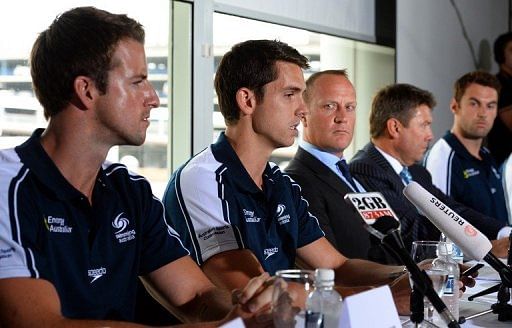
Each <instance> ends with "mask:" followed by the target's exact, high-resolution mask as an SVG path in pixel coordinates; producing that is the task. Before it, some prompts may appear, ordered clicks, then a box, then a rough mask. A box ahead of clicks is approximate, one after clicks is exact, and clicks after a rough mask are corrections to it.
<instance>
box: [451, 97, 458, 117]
mask: <svg viewBox="0 0 512 328" xmlns="http://www.w3.org/2000/svg"><path fill="white" fill-rule="evenodd" d="M450 109H451V110H452V113H453V114H456V113H457V111H458V110H459V104H458V103H457V101H456V100H455V98H452V100H451V101H450Z"/></svg>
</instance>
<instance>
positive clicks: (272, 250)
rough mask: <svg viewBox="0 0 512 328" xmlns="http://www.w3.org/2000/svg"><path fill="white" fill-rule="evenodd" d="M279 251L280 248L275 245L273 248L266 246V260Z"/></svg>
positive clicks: (264, 252) (264, 253) (264, 251)
mask: <svg viewBox="0 0 512 328" xmlns="http://www.w3.org/2000/svg"><path fill="white" fill-rule="evenodd" d="M277 252H279V248H277V247H273V248H265V249H264V250H263V255H265V260H266V259H268V258H269V257H271V256H272V255H274V254H275V253H277Z"/></svg>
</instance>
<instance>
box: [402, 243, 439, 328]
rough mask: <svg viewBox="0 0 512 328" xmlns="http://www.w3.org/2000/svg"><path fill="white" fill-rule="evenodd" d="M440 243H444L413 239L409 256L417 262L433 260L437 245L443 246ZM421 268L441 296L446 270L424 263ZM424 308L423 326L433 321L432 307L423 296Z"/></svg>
mask: <svg viewBox="0 0 512 328" xmlns="http://www.w3.org/2000/svg"><path fill="white" fill-rule="evenodd" d="M441 244H446V243H443V242H439V241H414V242H413V243H412V251H411V256H412V258H413V260H414V262H416V263H417V264H419V263H421V262H422V261H425V260H433V259H435V258H436V257H437V252H438V248H439V247H443V245H441ZM422 266H423V269H424V270H425V272H426V273H427V275H428V276H429V278H430V279H431V280H432V286H433V287H434V290H435V291H436V292H437V294H438V295H439V296H440V297H441V296H442V295H443V292H444V288H445V286H446V281H447V280H448V271H446V270H442V269H438V268H433V267H432V265H427V266H426V267H425V266H424V265H422ZM409 280H410V283H411V287H412V286H413V281H412V279H410V277H409ZM424 304H425V306H424V308H425V310H426V313H427V314H426V315H425V320H426V321H427V322H425V324H424V325H423V326H428V325H429V323H432V321H433V315H434V307H433V306H432V304H431V303H430V301H429V300H428V298H426V297H425V298H424Z"/></svg>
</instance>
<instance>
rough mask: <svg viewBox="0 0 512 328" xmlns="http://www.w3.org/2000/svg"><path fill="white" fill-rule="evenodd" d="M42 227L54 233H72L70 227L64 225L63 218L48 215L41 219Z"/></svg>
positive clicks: (64, 220)
mask: <svg viewBox="0 0 512 328" xmlns="http://www.w3.org/2000/svg"><path fill="white" fill-rule="evenodd" d="M43 221H44V225H45V227H46V230H48V231H50V232H55V233H71V232H72V231H73V227H70V226H68V225H67V224H66V219H65V218H59V217H55V216H51V215H48V216H47V217H45V218H43Z"/></svg>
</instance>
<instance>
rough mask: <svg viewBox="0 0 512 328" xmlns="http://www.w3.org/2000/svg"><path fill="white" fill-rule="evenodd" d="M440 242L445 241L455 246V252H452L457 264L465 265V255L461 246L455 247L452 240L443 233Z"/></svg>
mask: <svg viewBox="0 0 512 328" xmlns="http://www.w3.org/2000/svg"><path fill="white" fill-rule="evenodd" d="M440 241H444V242H447V243H452V244H453V251H452V258H453V259H454V260H455V262H457V263H463V262H464V253H463V252H462V249H460V248H459V246H457V245H455V244H454V243H453V242H452V241H451V240H450V238H448V237H446V236H445V235H444V233H441V239H440Z"/></svg>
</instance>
